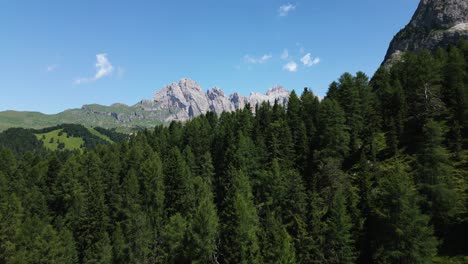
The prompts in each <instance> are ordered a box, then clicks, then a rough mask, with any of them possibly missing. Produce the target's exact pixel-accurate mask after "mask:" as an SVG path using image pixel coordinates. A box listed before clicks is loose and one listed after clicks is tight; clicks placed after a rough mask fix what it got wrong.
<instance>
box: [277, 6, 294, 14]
mask: <svg viewBox="0 0 468 264" xmlns="http://www.w3.org/2000/svg"><path fill="white" fill-rule="evenodd" d="M294 10H296V6H295V5H293V4H287V5H282V6H280V7H279V9H278V15H279V16H287V15H288V14H289V12H291V11H294Z"/></svg>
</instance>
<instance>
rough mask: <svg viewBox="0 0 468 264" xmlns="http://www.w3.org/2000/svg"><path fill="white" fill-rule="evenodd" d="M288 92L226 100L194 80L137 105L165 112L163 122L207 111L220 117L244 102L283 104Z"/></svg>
mask: <svg viewBox="0 0 468 264" xmlns="http://www.w3.org/2000/svg"><path fill="white" fill-rule="evenodd" d="M288 99H289V91H288V90H286V89H285V88H283V87H282V86H274V87H272V88H271V89H269V90H268V91H267V93H266V94H261V93H251V94H250V96H249V97H244V96H242V95H240V94H239V93H233V94H232V95H230V96H229V98H228V97H226V95H225V93H224V91H223V90H222V89H221V88H218V87H213V88H211V89H209V90H208V91H207V92H206V93H204V92H203V90H202V88H201V87H200V85H198V84H197V83H196V82H195V81H194V80H192V79H189V78H183V79H181V80H179V82H178V83H171V84H169V85H167V86H165V87H163V88H162V89H161V90H159V91H156V92H155V94H154V97H153V100H152V101H149V100H142V101H141V102H140V103H139V104H138V105H137V106H138V108H140V109H142V110H144V111H153V112H159V113H166V116H167V117H166V118H165V119H164V120H163V121H172V120H188V119H190V118H193V117H196V116H198V115H200V114H205V113H206V112H208V111H212V112H216V113H218V114H221V113H222V112H224V111H227V112H232V111H235V110H237V109H242V108H244V107H245V105H246V104H247V103H250V105H251V106H252V107H253V108H254V107H255V105H256V104H260V103H262V102H265V101H267V102H269V103H271V104H273V103H274V102H275V101H278V102H279V103H280V104H285V103H287V100H288Z"/></svg>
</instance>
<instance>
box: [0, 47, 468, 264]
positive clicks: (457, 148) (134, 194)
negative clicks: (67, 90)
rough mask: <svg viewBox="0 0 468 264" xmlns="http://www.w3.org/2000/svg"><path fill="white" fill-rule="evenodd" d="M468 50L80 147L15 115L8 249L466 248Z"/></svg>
mask: <svg viewBox="0 0 468 264" xmlns="http://www.w3.org/2000/svg"><path fill="white" fill-rule="evenodd" d="M466 56H468V48H467V44H466V43H461V44H460V45H459V46H457V47H450V48H448V49H447V50H439V51H437V52H436V53H434V54H431V53H429V52H421V53H418V54H407V55H405V57H404V59H403V60H402V61H401V62H399V63H397V64H395V65H394V66H393V67H392V68H391V69H386V68H381V69H379V70H378V71H377V72H376V74H375V75H374V77H373V78H372V79H371V80H369V78H368V77H367V76H366V75H365V74H364V73H362V72H358V73H357V74H356V75H352V74H349V73H345V74H344V75H343V76H341V77H340V78H339V79H338V80H337V82H334V83H332V84H331V85H330V89H329V92H328V94H327V96H326V97H325V98H324V99H323V100H320V99H319V98H318V97H317V96H315V95H314V94H313V93H312V92H311V90H310V89H308V88H306V89H304V91H303V92H302V94H301V95H300V96H299V95H298V94H296V93H295V92H293V93H291V96H290V99H289V105H288V106H284V105H280V104H278V103H275V104H273V105H269V104H267V103H264V104H261V105H257V106H250V105H247V106H246V108H245V109H242V110H238V111H236V112H233V113H227V112H225V113H223V114H221V115H220V116H217V115H216V114H214V113H207V114H205V115H201V116H199V117H197V118H194V119H192V120H190V121H188V122H186V123H178V122H173V123H171V124H169V125H167V126H158V127H155V128H154V130H144V131H141V132H139V133H137V134H135V135H133V136H131V137H130V138H129V139H127V138H125V137H123V136H121V135H119V134H116V133H115V132H112V131H104V130H102V131H101V130H100V131H101V132H102V133H105V134H106V135H107V136H108V137H111V138H112V139H115V141H121V142H120V143H115V144H112V145H109V144H106V145H99V146H96V145H97V144H98V143H99V142H97V141H98V139H95V138H92V137H91V139H95V141H96V142H95V141H93V140H91V139H90V140H89V142H90V145H92V146H93V148H89V149H87V150H85V151H83V152H82V153H81V152H61V151H56V152H50V151H46V150H41V151H40V152H38V151H36V152H28V151H27V150H34V149H36V148H38V147H40V144H38V142H37V141H36V138H35V137H33V136H32V135H31V133H30V132H28V131H23V130H18V131H16V130H10V131H9V132H7V134H4V135H6V136H3V137H0V143H1V142H2V140H3V141H4V142H6V143H5V144H1V145H2V146H3V147H4V148H1V149H0V263H287V264H290V263H357V262H358V263H430V262H432V261H446V260H447V258H448V257H453V256H457V255H464V256H467V255H468V248H467V243H466V236H467V235H468V234H467V233H466V232H467V230H468V219H467V217H468V213H467V212H468V211H467V208H466V205H467V204H468V200H467V198H468V193H467V186H468V182H467V181H468V120H467V117H468V112H467V111H468V110H467V107H468V99H467V98H468V75H467V67H468V63H467V61H468V60H467V59H468V58H467V57H466ZM251 108H255V111H254V113H253V111H251V110H252V109H251ZM66 128H67V131H69V133H72V134H73V135H77V136H79V135H81V134H83V135H84V133H88V132H87V131H85V130H83V129H82V128H81V127H66ZM15 131H16V132H15ZM12 133H16V135H17V136H18V137H20V138H21V139H22V140H24V141H23V142H22V144H20V145H18V144H13V143H15V142H8V140H7V138H11V136H12ZM18 140H19V139H18ZM462 258H463V257H461V258H460V257H459V258H458V260H459V261H460V263H462V262H463V261H464V260H463V259H462ZM452 261H454V263H456V262H455V261H457V258H453V259H452ZM465 261H466V258H465Z"/></svg>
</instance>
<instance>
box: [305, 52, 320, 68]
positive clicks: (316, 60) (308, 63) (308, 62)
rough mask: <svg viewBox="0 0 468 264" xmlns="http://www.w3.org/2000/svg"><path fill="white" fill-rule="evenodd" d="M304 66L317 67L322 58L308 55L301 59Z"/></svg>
mask: <svg viewBox="0 0 468 264" xmlns="http://www.w3.org/2000/svg"><path fill="white" fill-rule="evenodd" d="M301 62H302V64H304V66H307V67H310V66H312V65H316V64H319V63H320V58H312V55H311V54H310V53H307V54H306V55H305V56H304V57H302V58H301Z"/></svg>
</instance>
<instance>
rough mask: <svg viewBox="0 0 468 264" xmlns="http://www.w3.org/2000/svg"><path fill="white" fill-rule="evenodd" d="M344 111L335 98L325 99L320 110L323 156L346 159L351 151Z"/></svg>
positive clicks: (320, 140)
mask: <svg viewBox="0 0 468 264" xmlns="http://www.w3.org/2000/svg"><path fill="white" fill-rule="evenodd" d="M345 122H346V119H345V116H344V112H343V110H342V109H341V107H340V106H339V104H338V103H337V102H336V101H334V100H333V99H324V100H323V101H322V102H321V104H320V111H319V123H318V128H319V135H320V136H319V150H320V152H321V154H320V155H321V156H322V157H327V156H328V157H334V158H338V159H341V160H342V159H344V158H345V157H346V156H347V154H348V152H349V133H348V131H347V127H346V124H345Z"/></svg>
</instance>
